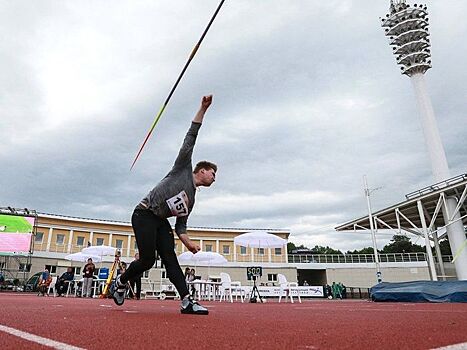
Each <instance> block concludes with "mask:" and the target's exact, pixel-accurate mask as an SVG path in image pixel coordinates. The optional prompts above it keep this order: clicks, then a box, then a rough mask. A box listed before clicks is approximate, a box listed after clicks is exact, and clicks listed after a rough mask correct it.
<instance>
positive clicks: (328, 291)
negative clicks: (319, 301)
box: [324, 283, 332, 299]
mask: <svg viewBox="0 0 467 350" xmlns="http://www.w3.org/2000/svg"><path fill="white" fill-rule="evenodd" d="M324 296H325V297H326V298H328V299H332V289H331V286H330V285H329V284H327V283H326V285H325V286H324Z"/></svg>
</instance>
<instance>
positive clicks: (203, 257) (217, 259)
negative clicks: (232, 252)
mask: <svg viewBox="0 0 467 350" xmlns="http://www.w3.org/2000/svg"><path fill="white" fill-rule="evenodd" d="M178 261H179V262H181V263H202V262H206V263H209V264H210V265H211V264H212V265H216V264H225V263H226V262H227V259H226V258H224V257H223V256H222V255H220V254H219V253H215V252H197V253H196V254H193V253H192V252H184V253H182V254H180V255H179V256H178Z"/></svg>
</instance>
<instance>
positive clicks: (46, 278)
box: [37, 269, 52, 296]
mask: <svg viewBox="0 0 467 350" xmlns="http://www.w3.org/2000/svg"><path fill="white" fill-rule="evenodd" d="M50 283H52V276H50V273H49V270H48V269H44V271H43V272H42V273H41V276H40V277H39V282H38V284H37V288H38V290H39V294H38V295H42V296H44V295H45V293H47V289H48V288H49V286H50Z"/></svg>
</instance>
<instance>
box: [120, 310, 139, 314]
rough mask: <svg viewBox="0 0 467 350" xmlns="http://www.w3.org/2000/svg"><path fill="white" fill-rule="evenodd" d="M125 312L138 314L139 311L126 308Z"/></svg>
mask: <svg viewBox="0 0 467 350" xmlns="http://www.w3.org/2000/svg"><path fill="white" fill-rule="evenodd" d="M123 312H126V313H128V314H137V313H138V311H134V310H124V311H123Z"/></svg>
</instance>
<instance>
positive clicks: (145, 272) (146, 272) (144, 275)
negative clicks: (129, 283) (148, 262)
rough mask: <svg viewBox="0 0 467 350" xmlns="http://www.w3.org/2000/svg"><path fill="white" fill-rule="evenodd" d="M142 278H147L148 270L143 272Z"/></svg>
mask: <svg viewBox="0 0 467 350" xmlns="http://www.w3.org/2000/svg"><path fill="white" fill-rule="evenodd" d="M143 278H149V270H146V271H144V272H143Z"/></svg>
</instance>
